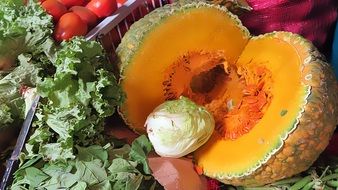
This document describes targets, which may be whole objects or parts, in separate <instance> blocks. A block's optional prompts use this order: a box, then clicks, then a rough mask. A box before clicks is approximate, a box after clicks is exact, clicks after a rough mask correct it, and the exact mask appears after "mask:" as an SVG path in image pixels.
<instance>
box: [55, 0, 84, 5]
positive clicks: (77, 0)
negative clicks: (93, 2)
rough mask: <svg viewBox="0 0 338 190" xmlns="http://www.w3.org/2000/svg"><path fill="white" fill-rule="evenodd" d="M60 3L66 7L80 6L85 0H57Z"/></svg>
mask: <svg viewBox="0 0 338 190" xmlns="http://www.w3.org/2000/svg"><path fill="white" fill-rule="evenodd" d="M58 1H60V3H62V4H64V5H65V6H66V7H72V6H80V5H84V4H85V3H86V0H58Z"/></svg>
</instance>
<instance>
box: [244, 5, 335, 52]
mask: <svg viewBox="0 0 338 190" xmlns="http://www.w3.org/2000/svg"><path fill="white" fill-rule="evenodd" d="M247 2H248V3H249V5H250V6H251V7H252V8H253V10H252V11H251V12H248V13H245V14H243V15H242V16H241V20H242V22H243V24H244V25H245V26H246V27H247V28H248V29H249V30H250V32H251V33H252V34H255V35H258V34H263V33H268V32H272V31H277V30H279V31H280V30H282V31H289V32H294V33H298V34H300V35H302V36H304V37H305V38H307V39H309V40H311V41H312V42H313V43H314V44H315V45H316V46H317V47H318V48H319V49H320V50H321V51H322V52H323V53H325V54H327V52H329V50H330V47H331V44H332V37H333V31H334V23H335V21H336V19H337V3H338V0H247Z"/></svg>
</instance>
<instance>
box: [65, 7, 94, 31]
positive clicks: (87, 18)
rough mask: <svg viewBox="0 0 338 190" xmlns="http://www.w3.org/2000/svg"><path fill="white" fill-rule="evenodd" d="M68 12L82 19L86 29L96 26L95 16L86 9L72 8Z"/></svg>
mask: <svg viewBox="0 0 338 190" xmlns="http://www.w3.org/2000/svg"><path fill="white" fill-rule="evenodd" d="M69 10H70V11H72V12H73V13H75V14H77V15H78V16H79V17H80V18H81V19H82V21H83V22H85V23H86V24H87V25H88V27H93V26H95V25H96V23H97V20H98V18H97V16H96V14H94V13H93V12H91V11H90V10H89V9H87V8H86V7H82V6H74V7H72V8H70V9H69Z"/></svg>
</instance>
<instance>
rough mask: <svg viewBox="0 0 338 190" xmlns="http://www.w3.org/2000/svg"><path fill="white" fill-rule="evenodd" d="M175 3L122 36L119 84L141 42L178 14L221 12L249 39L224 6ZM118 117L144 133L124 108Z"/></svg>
mask: <svg viewBox="0 0 338 190" xmlns="http://www.w3.org/2000/svg"><path fill="white" fill-rule="evenodd" d="M188 2H189V1H186V2H176V3H173V4H167V5H165V6H163V7H160V8H157V9H155V10H154V11H152V12H151V13H149V14H147V15H146V16H145V17H144V18H142V19H140V20H139V21H137V22H135V23H134V24H133V25H132V26H131V27H130V29H129V30H128V32H127V33H126V34H125V35H124V37H123V39H122V41H121V43H120V45H119V46H118V47H117V49H116V53H117V55H118V58H119V60H118V63H117V65H118V67H119V70H120V84H121V83H123V80H124V78H125V77H124V76H125V72H126V71H127V70H128V67H130V66H131V65H132V64H133V63H132V62H133V58H134V56H136V55H137V52H138V51H139V50H140V49H141V48H142V42H143V41H144V40H145V39H146V37H147V36H148V35H149V34H150V33H151V32H152V31H153V30H155V29H156V27H157V26H159V25H161V24H162V23H164V22H165V20H166V19H168V18H170V17H171V16H173V15H177V14H180V13H185V12H187V11H189V10H194V9H199V8H214V9H217V10H219V11H221V12H224V13H226V14H227V15H228V16H229V17H230V18H231V19H232V20H233V21H234V24H235V26H237V27H238V28H239V29H240V30H241V31H242V33H243V38H247V39H248V38H249V37H250V33H249V31H248V30H247V29H246V28H245V27H244V26H243V25H242V23H241V21H240V20H239V18H238V17H237V16H235V15H233V14H232V13H231V12H229V11H228V9H227V8H226V7H224V6H219V5H213V4H210V3H206V2H203V1H201V2H198V1H196V2H189V3H188ZM118 112H119V113H120V115H121V116H122V118H123V119H124V121H125V122H126V123H127V124H128V126H130V128H132V129H133V130H134V131H135V132H137V133H143V132H144V131H138V130H137V129H135V128H133V126H132V124H131V123H130V121H128V110H127V109H126V107H123V106H122V107H120V109H119V111H118Z"/></svg>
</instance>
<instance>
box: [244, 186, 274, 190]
mask: <svg viewBox="0 0 338 190" xmlns="http://www.w3.org/2000/svg"><path fill="white" fill-rule="evenodd" d="M243 189H244V190H278V188H276V187H244V188H243Z"/></svg>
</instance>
